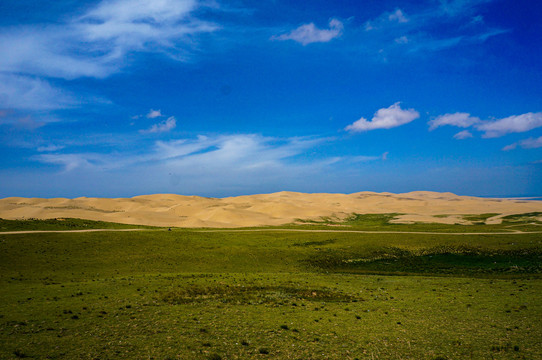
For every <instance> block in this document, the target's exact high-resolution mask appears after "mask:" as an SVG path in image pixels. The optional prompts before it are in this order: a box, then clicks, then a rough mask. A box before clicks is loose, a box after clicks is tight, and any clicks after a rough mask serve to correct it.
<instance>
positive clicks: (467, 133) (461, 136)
mask: <svg viewBox="0 0 542 360" xmlns="http://www.w3.org/2000/svg"><path fill="white" fill-rule="evenodd" d="M471 137H473V136H472V134H471V132H470V131H468V130H463V131H460V132H458V133H457V134H455V135H454V139H457V140H463V139H468V138H471Z"/></svg>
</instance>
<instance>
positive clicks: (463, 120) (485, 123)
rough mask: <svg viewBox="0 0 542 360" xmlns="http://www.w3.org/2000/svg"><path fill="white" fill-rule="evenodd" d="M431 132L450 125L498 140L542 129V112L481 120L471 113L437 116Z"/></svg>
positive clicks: (432, 121) (431, 123)
mask: <svg viewBox="0 0 542 360" xmlns="http://www.w3.org/2000/svg"><path fill="white" fill-rule="evenodd" d="M428 124H429V130H434V129H436V128H438V127H441V126H445V125H450V126H456V127H462V128H468V127H472V128H473V129H475V130H478V131H481V132H482V133H483V134H482V137H483V138H496V137H501V136H504V135H507V134H511V133H522V132H527V131H530V130H533V129H536V128H539V127H542V112H538V113H532V112H529V113H525V114H521V115H512V116H508V117H506V118H503V119H492V120H480V118H478V117H474V116H471V115H470V114H469V113H455V114H445V115H440V116H437V117H436V118H435V119H433V120H431V121H429V123H428Z"/></svg>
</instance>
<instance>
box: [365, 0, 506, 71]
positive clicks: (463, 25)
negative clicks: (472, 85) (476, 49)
mask: <svg viewBox="0 0 542 360" xmlns="http://www.w3.org/2000/svg"><path fill="white" fill-rule="evenodd" d="M490 1H491V0H487V1H486V0H472V1H470V0H469V1H467V0H455V1H440V2H438V3H437V2H434V3H433V4H430V5H428V6H426V7H424V8H423V10H418V9H415V8H414V9H411V11H409V13H408V15H407V14H406V11H405V10H404V9H400V8H396V9H395V10H393V11H391V12H390V11H387V12H383V13H382V14H381V15H379V16H377V17H376V18H373V19H370V20H367V21H366V22H365V23H364V25H363V30H364V31H365V33H367V34H370V37H366V36H365V37H363V36H362V41H363V42H364V43H365V44H366V48H368V49H372V52H373V54H375V55H377V58H378V59H380V60H383V61H385V62H387V61H390V60H393V59H395V58H402V57H403V56H404V55H409V56H416V55H417V54H420V55H423V56H427V53H428V51H431V52H437V51H442V50H446V49H449V48H453V47H457V46H462V45H472V44H479V43H483V42H485V41H487V40H488V39H489V38H491V37H494V36H498V35H501V34H504V33H507V32H509V31H510V30H509V29H501V28H492V27H490V26H488V25H487V24H485V23H484V21H483V20H482V19H483V18H482V17H481V16H480V15H479V14H478V11H479V8H480V7H481V6H482V5H483V4H485V3H488V2H490Z"/></svg>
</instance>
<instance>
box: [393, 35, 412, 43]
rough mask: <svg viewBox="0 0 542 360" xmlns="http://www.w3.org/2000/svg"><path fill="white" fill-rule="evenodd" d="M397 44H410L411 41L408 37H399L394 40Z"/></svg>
mask: <svg viewBox="0 0 542 360" xmlns="http://www.w3.org/2000/svg"><path fill="white" fill-rule="evenodd" d="M394 41H395V42H396V43H397V44H408V42H409V40H408V38H407V37H406V36H404V35H403V36H401V37H398V38H396V39H395V40H394Z"/></svg>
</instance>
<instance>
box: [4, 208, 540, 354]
mask: <svg viewBox="0 0 542 360" xmlns="http://www.w3.org/2000/svg"><path fill="white" fill-rule="evenodd" d="M536 216H538V215H536ZM388 220H389V217H386V215H381V216H380V215H375V216H372V217H367V216H365V217H363V216H362V217H361V218H359V217H358V218H353V219H350V220H348V221H349V222H350V223H348V224H347V223H344V224H332V225H334V226H329V224H320V223H316V224H315V223H307V224H303V225H292V226H286V227H282V229H281V230H280V231H274V230H272V229H268V228H260V229H257V230H258V231H254V232H249V231H245V232H239V231H235V230H220V231H216V230H206V229H193V230H188V229H174V230H173V231H166V230H165V229H161V230H156V229H154V230H151V229H149V230H148V231H146V230H144V231H137V232H136V231H134V232H99V233H41V234H17V235H1V234H0V358H2V359H17V358H25V357H26V358H35V359H214V360H216V359H356V358H357V359H406V358H411V359H432V360H436V359H542V345H540V344H541V343H542V324H541V322H540V319H541V318H542V301H541V300H542V296H541V295H540V294H542V276H541V274H542V234H540V233H530V234H529V233H523V234H475V235H459V234H458V233H460V232H461V231H459V230H458V227H460V228H465V229H466V231H464V232H469V233H472V232H479V233H480V232H483V233H486V232H496V233H497V232H499V233H500V232H506V231H510V230H512V229H513V230H519V231H541V227H540V225H539V224H538V222H537V221H535V220H533V219H532V216H524V217H517V218H514V219H510V221H505V222H504V223H503V224H501V225H480V224H479V225H471V226H463V225H436V224H425V225H423V224H413V225H396V224H394V225H392V224H389V223H388ZM57 225H58V224H57ZM57 225H55V226H57ZM335 225H338V226H335ZM58 226H60V225H58ZM510 226H513V228H510ZM23 227H24V226H23ZM53 227H54V226H53ZM288 229H292V230H296V229H298V230H311V229H313V230H318V229H327V230H330V229H331V230H334V229H336V230H338V231H334V232H297V231H288ZM348 229H356V230H369V231H373V230H376V231H397V232H399V233H384V232H382V233H379V234H373V233H347V232H341V231H340V230H348ZM4 231H5V230H4ZM409 231H431V232H437V234H434V233H431V234H412V233H408V232H409ZM439 232H442V233H439ZM445 232H451V233H453V234H446V233H445Z"/></svg>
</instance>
